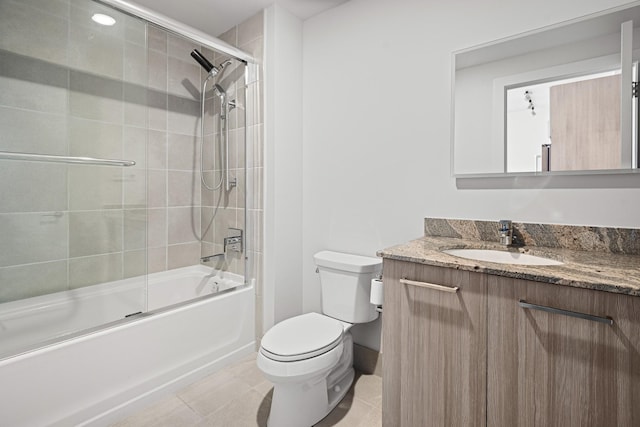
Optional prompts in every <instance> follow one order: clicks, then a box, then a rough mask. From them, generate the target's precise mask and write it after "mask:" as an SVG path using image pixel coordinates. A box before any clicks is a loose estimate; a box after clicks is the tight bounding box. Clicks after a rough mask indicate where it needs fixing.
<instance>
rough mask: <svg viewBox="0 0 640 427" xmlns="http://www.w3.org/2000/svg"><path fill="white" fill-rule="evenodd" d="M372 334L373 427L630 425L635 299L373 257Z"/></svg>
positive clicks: (637, 402)
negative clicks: (377, 369) (378, 418)
mask: <svg viewBox="0 0 640 427" xmlns="http://www.w3.org/2000/svg"><path fill="white" fill-rule="evenodd" d="M402 279H410V280H411V281H412V282H411V283H410V284H404V283H403V281H402ZM414 281H415V282H418V283H415V284H414V283H413V282H414ZM419 282H426V283H431V284H436V285H441V286H445V287H458V288H459V289H458V291H457V292H456V293H453V292H446V290H445V291H443V290H442V289H432V288H426V287H420V286H419V284H420V283H419ZM405 283H406V281H405ZM523 305H526V307H523ZM531 305H533V306H531ZM538 306H540V307H538ZM546 307H551V308H552V309H558V310H560V311H555V312H549V311H544V310H545V308H546ZM566 311H570V312H573V314H587V315H590V316H596V317H599V318H600V319H596V320H600V321H596V320H594V319H592V320H588V319H585V318H580V317H573V316H570V315H567V314H569V313H566ZM607 318H610V319H612V320H613V324H608V323H602V321H607ZM382 325H383V343H382V351H383V354H384V357H383V362H382V366H383V399H382V421H383V423H382V424H383V426H384V427H439V426H443V427H444V426H446V427H455V426H464V427H468V426H472V427H476V426H479V427H482V426H487V427H554V426H558V427H572V426H575V427H639V426H640V297H632V296H627V295H622V294H615V293H610V292H603V291H595V290H588V289H579V288H573V287H568V286H560V285H551V284H545V283H540V282H530V281H526V280H519V279H510V278H506V277H501V276H494V275H488V274H483V273H474V272H470V271H461V270H456V269H453V268H443V267H434V266H427V265H423V264H416V263H411V262H404V261H397V260H392V259H387V258H385V260H384V314H383V320H382Z"/></svg>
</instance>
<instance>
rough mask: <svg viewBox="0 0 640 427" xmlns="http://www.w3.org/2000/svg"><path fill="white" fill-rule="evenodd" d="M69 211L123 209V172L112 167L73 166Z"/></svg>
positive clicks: (69, 173) (70, 167)
mask: <svg viewBox="0 0 640 427" xmlns="http://www.w3.org/2000/svg"><path fill="white" fill-rule="evenodd" d="M68 176H69V209H70V210H95V209H121V208H122V170H120V168H114V167H110V166H88V165H71V166H69V169H68Z"/></svg>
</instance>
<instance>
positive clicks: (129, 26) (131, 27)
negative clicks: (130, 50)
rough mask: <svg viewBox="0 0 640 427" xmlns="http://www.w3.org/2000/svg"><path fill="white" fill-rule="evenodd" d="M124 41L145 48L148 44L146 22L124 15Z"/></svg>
mask: <svg viewBox="0 0 640 427" xmlns="http://www.w3.org/2000/svg"><path fill="white" fill-rule="evenodd" d="M124 21H125V27H124V39H125V41H127V42H129V43H134V44H137V45H139V46H145V45H146V42H147V23H146V21H144V20H142V19H139V18H134V17H133V16H128V15H124Z"/></svg>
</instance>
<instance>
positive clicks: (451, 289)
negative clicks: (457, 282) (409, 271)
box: [400, 279, 459, 294]
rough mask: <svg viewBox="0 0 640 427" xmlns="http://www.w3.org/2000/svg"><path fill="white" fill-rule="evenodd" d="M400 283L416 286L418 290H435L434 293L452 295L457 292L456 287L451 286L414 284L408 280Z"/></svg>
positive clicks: (424, 283) (413, 281) (401, 280)
mask: <svg viewBox="0 0 640 427" xmlns="http://www.w3.org/2000/svg"><path fill="white" fill-rule="evenodd" d="M400 283H402V284H403V285H411V286H418V287H420V288H428V289H435V290H436V291H442V292H451V293H453V294H455V293H456V292H458V289H459V288H458V287H457V286H453V287H450V286H442V285H436V284H434V283H427V282H416V281H415V280H408V279H400Z"/></svg>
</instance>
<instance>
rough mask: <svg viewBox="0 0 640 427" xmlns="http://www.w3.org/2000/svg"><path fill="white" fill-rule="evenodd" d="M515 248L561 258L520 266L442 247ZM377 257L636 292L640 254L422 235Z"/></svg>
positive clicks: (639, 291) (638, 290) (638, 289)
mask: <svg viewBox="0 0 640 427" xmlns="http://www.w3.org/2000/svg"><path fill="white" fill-rule="evenodd" d="M462 248H472V249H497V250H503V251H504V250H508V251H514V252H515V251H517V252H521V253H527V254H531V255H538V256H542V257H546V258H551V259H555V260H558V261H562V262H563V263H564V264H562V265H554V266H541V265H520V264H517V265H516V264H501V263H493V262H485V261H476V260H471V259H465V258H460V257H456V256H453V255H448V254H446V253H444V252H442V251H443V250H445V249H462ZM378 256H381V257H383V258H388V259H394V260H399V261H409V262H415V263H420V264H426V265H434V266H439V267H449V268H456V269H459V270H468V271H475V272H481V273H487V274H493V275H498V276H505V277H512V278H516V279H525V280H532V281H536V282H544V283H551V284H557V285H564V286H573V287H576V288H586V289H595V290H601V291H607V292H615V293H621V294H628V295H632V296H640V255H635V254H619V253H610V252H600V251H582V250H572V249H565V248H554V247H543V246H521V247H508V248H507V247H505V246H502V245H500V244H498V243H493V242H490V241H479V240H467V239H461V238H453V237H439V236H425V237H421V238H419V239H416V240H412V241H410V242H408V243H405V244H401V245H396V246H392V247H390V248H387V249H383V250H381V251H378Z"/></svg>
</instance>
